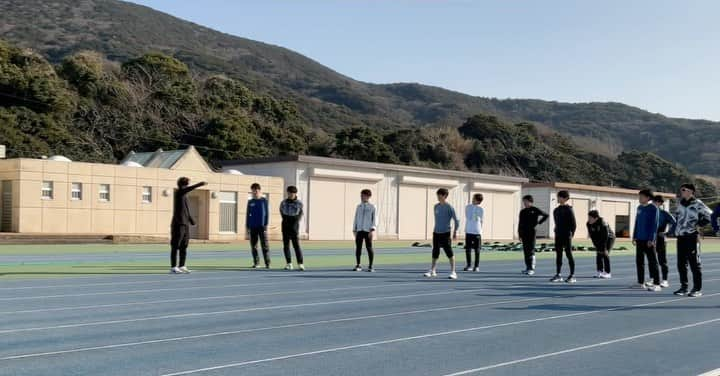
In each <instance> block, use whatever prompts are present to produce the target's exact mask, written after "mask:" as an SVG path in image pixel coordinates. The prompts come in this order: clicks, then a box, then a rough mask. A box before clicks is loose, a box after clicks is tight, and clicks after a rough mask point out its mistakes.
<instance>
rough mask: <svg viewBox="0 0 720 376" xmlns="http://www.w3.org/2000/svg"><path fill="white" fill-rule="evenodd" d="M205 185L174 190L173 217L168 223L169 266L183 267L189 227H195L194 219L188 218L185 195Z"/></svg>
mask: <svg viewBox="0 0 720 376" xmlns="http://www.w3.org/2000/svg"><path fill="white" fill-rule="evenodd" d="M203 185H205V183H204V182H203V183H197V184H195V185H191V186H185V187H182V188H178V189H176V190H175V194H174V196H173V216H172V222H171V223H170V266H171V267H173V268H174V267H176V266H179V267H181V268H182V267H183V266H185V260H186V259H187V248H188V244H189V243H190V226H194V225H195V219H193V217H192V216H190V207H189V206H188V199H187V194H188V193H190V192H192V191H193V190H195V189H197V188H199V187H202V186H203ZM178 253H179V254H180V262H179V263H178Z"/></svg>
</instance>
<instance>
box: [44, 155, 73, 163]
mask: <svg viewBox="0 0 720 376" xmlns="http://www.w3.org/2000/svg"><path fill="white" fill-rule="evenodd" d="M48 159H49V160H51V161H56V162H72V161H71V160H70V159H69V158H67V157H63V156H62V155H53V156H52V157H50V158H48Z"/></svg>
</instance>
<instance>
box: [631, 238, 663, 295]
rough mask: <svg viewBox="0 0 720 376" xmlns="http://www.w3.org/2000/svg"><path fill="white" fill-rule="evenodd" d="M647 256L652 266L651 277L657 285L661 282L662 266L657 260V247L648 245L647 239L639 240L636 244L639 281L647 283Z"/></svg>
mask: <svg viewBox="0 0 720 376" xmlns="http://www.w3.org/2000/svg"><path fill="white" fill-rule="evenodd" d="M645 257H647V260H648V267H649V268H650V278H652V280H653V283H654V284H656V285H659V284H660V268H659V266H658V261H657V252H655V247H651V246H649V245H648V241H647V240H638V241H637V244H636V246H635V266H636V267H637V278H638V283H645Z"/></svg>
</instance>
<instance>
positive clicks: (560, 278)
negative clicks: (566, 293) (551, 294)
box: [550, 274, 563, 282]
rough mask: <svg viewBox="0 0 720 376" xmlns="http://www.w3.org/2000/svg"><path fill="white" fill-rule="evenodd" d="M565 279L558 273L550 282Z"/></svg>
mask: <svg viewBox="0 0 720 376" xmlns="http://www.w3.org/2000/svg"><path fill="white" fill-rule="evenodd" d="M562 281H563V279H562V277H561V276H560V274H556V275H555V276H554V277H552V278H550V282H562Z"/></svg>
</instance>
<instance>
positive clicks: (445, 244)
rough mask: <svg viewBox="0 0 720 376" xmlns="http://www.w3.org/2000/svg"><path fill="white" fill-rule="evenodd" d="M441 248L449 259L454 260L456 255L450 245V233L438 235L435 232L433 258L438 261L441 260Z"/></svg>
mask: <svg viewBox="0 0 720 376" xmlns="http://www.w3.org/2000/svg"><path fill="white" fill-rule="evenodd" d="M440 248H442V249H443V251H445V255H446V256H447V257H448V258H453V257H454V256H455V254H454V253H453V250H452V244H450V233H449V232H444V233H437V232H433V247H432V258H433V259H434V260H437V259H439V258H440Z"/></svg>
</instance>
